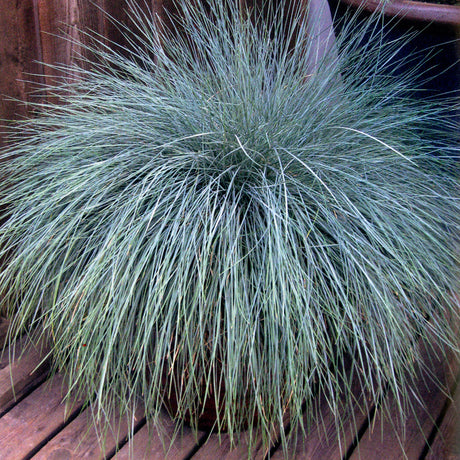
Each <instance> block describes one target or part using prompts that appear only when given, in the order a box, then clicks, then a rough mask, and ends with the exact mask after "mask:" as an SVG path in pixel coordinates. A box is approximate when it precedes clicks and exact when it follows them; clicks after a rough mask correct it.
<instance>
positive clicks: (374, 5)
mask: <svg viewBox="0 0 460 460" xmlns="http://www.w3.org/2000/svg"><path fill="white" fill-rule="evenodd" d="M342 1H343V2H344V3H346V4H347V5H350V6H353V7H355V8H362V9H364V10H366V11H371V12H373V11H382V12H383V13H384V14H385V15H387V16H396V17H400V18H404V19H408V20H412V21H423V22H433V23H440V24H450V25H457V26H458V25H460V4H454V5H445V4H438V3H426V2H421V1H413V0H389V1H382V0H342Z"/></svg>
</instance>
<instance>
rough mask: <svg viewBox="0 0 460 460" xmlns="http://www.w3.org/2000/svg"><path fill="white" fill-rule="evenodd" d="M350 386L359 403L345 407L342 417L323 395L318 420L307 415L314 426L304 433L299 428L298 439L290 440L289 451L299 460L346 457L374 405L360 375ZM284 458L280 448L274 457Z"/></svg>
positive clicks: (331, 459) (307, 423)
mask: <svg viewBox="0 0 460 460" xmlns="http://www.w3.org/2000/svg"><path fill="white" fill-rule="evenodd" d="M350 390H351V392H352V394H353V395H354V399H355V403H354V404H353V405H352V406H350V407H348V408H347V409H346V410H345V409H344V410H343V411H342V414H341V417H340V420H338V418H337V417H335V416H334V413H333V411H332V410H331V408H330V406H329V404H328V402H327V400H326V398H325V397H324V396H322V397H321V401H320V403H319V409H318V415H317V423H316V424H312V423H311V421H310V422H309V421H308V420H307V419H304V423H305V426H310V429H309V430H308V432H307V435H306V436H304V435H302V434H301V433H300V430H299V434H298V440H297V443H296V444H294V443H293V442H290V443H288V446H287V447H288V451H289V454H290V456H292V458H295V459H296V460H320V459H328V460H341V459H342V458H343V456H344V455H345V453H346V452H347V450H348V448H349V447H350V445H351V443H352V442H353V440H354V438H355V435H356V433H357V430H358V429H359V428H360V427H361V426H362V425H363V424H364V423H365V422H366V420H367V418H368V414H369V412H370V410H371V409H372V407H371V406H370V405H369V404H368V398H366V395H365V394H363V392H362V391H361V385H360V383H359V380H358V379H357V378H355V379H353V381H352V383H351V386H350ZM340 424H341V425H340ZM294 439H295V438H294ZM283 458H284V457H283V452H282V450H280V449H278V451H277V452H275V454H274V455H273V457H272V459H273V460H282V459H283Z"/></svg>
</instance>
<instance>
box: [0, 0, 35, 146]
mask: <svg viewBox="0 0 460 460" xmlns="http://www.w3.org/2000/svg"><path fill="white" fill-rule="evenodd" d="M37 36H38V34H37V33H36V20H35V16H34V5H33V0H16V1H14V2H8V6H7V7H4V6H2V7H1V8H0V120H1V122H0V123H1V124H2V125H5V124H8V123H9V122H11V121H12V120H16V119H18V118H22V117H24V116H26V115H27V114H28V108H27V107H26V106H25V105H24V104H22V103H21V101H24V102H29V101H32V100H35V101H36V100H37V99H36V98H33V97H32V96H31V91H32V89H34V88H35V86H34V84H35V83H37V82H39V81H40V79H39V78H37V77H34V76H32V74H37V73H40V66H39V65H38V64H37V63H36V62H34V61H35V60H36V59H37V56H38V43H37ZM12 98H13V99H12ZM3 131H4V129H3V128H2V129H0V146H1V145H3V144H4V143H5V142H6V135H5V133H4V132H3Z"/></svg>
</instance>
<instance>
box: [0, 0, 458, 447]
mask: <svg viewBox="0 0 460 460" xmlns="http://www.w3.org/2000/svg"><path fill="white" fill-rule="evenodd" d="M190 3H192V2H190ZM194 3H195V2H193V4H194ZM232 3H233V2H232V1H231V0H228V1H227V0H210V1H209V2H207V3H206V7H204V6H200V5H195V4H194V5H193V6H190V5H189V2H186V1H181V2H179V3H178V9H179V11H180V18H181V19H177V20H176V21H175V22H174V23H175V24H176V28H173V27H169V28H168V27H166V26H165V25H163V26H162V27H158V22H157V19H152V18H149V17H148V16H147V15H144V14H143V13H142V11H141V10H138V9H136V8H134V7H133V5H131V16H132V20H133V22H134V23H135V24H136V25H137V27H138V29H137V31H135V32H132V31H131V32H130V31H128V30H124V34H125V38H126V39H127V40H128V41H130V42H131V43H132V44H133V50H132V51H130V52H128V50H127V49H123V50H121V51H120V52H115V51H112V50H110V49H109V48H108V47H107V46H106V45H104V44H103V43H102V42H101V43H98V42H97V41H95V42H93V45H86V46H87V48H88V50H89V51H91V54H93V55H95V56H96V57H98V61H97V63H96V64H95V65H94V66H92V67H88V66H87V63H86V62H83V63H82V64H83V65H82V66H81V68H79V69H77V70H75V69H74V68H72V69H67V70H68V74H69V75H73V76H74V75H79V77H80V78H79V79H78V80H75V79H74V78H72V79H69V81H62V83H61V84H59V85H57V86H56V87H55V88H48V90H49V91H51V92H53V91H55V92H56V93H57V94H58V95H59V99H60V103H59V104H57V103H48V104H45V103H44V104H42V105H40V106H39V107H37V109H39V112H40V113H39V114H38V116H36V117H34V118H32V119H30V120H27V121H24V122H21V123H20V124H19V126H18V128H17V129H18V134H20V136H18V139H17V140H16V141H15V142H13V144H12V145H11V147H9V148H8V149H7V150H6V151H5V152H4V153H3V154H2V162H1V170H2V177H3V182H2V193H1V200H0V205H1V207H2V209H3V211H2V216H1V217H2V222H3V223H2V226H1V229H0V248H1V249H0V256H1V258H2V259H3V260H4V261H5V263H4V264H3V266H2V268H1V272H0V290H1V294H2V295H1V308H2V309H3V311H4V312H6V314H7V315H8V316H10V317H11V318H12V324H11V330H10V335H11V337H12V338H14V337H16V336H17V335H18V334H20V333H22V332H23V331H29V330H32V329H35V328H36V327H39V330H40V331H41V333H42V334H44V335H46V337H48V338H49V340H50V342H51V354H52V363H53V365H54V369H56V370H59V371H62V372H64V373H65V374H66V375H67V376H68V378H69V381H70V383H71V390H73V391H77V392H80V393H81V394H82V395H83V396H84V397H85V398H87V400H90V399H91V398H93V399H94V401H95V402H96V406H97V407H98V408H99V410H100V414H110V413H111V412H113V410H114V408H115V407H119V408H120V410H121V411H124V410H128V409H129V408H130V407H131V406H132V405H133V404H135V402H136V401H137V399H138V398H142V400H143V403H144V405H145V410H146V414H147V418H148V420H149V421H151V422H152V423H157V422H158V420H159V415H160V411H161V410H162V409H161V408H162V405H163V403H164V402H165V400H168V398H170V397H174V398H175V399H177V407H175V408H174V410H172V415H174V416H176V417H177V419H178V420H183V419H184V418H188V419H189V422H190V423H191V425H192V426H193V427H196V424H197V422H198V419H199V417H200V414H201V410H202V407H203V403H204V402H205V401H209V400H211V401H213V402H214V403H215V404H216V405H217V408H218V410H217V412H218V414H217V420H216V423H215V429H217V430H220V431H222V430H224V429H225V430H227V431H228V432H229V433H230V436H231V439H236V438H235V435H236V434H238V433H239V432H240V431H241V430H242V429H245V428H249V433H251V435H252V434H254V433H262V436H263V439H264V441H265V442H266V443H267V445H268V444H269V442H270V441H271V440H272V438H271V437H272V436H273V433H274V432H276V431H277V429H279V428H280V427H281V426H282V424H283V419H285V417H286V414H289V417H290V421H291V428H292V432H295V431H296V430H295V427H296V426H299V425H300V426H304V424H305V421H309V420H312V421H314V420H315V414H316V401H317V400H318V398H317V396H318V394H323V395H325V397H326V398H327V401H328V403H329V405H330V406H331V409H333V410H335V411H336V413H337V414H339V413H340V411H339V409H340V408H341V407H342V406H344V405H348V404H352V403H353V402H355V401H354V396H353V394H352V393H351V389H350V381H351V379H352V378H353V377H356V376H358V378H359V382H360V385H361V389H362V392H365V393H369V394H370V395H371V397H372V398H373V400H374V401H377V400H379V398H380V397H381V396H382V395H383V394H384V393H385V394H392V395H393V396H394V397H395V398H396V401H397V403H398V405H399V407H400V411H401V414H403V413H404V410H405V409H407V407H406V405H407V404H406V402H407V397H408V395H409V394H411V393H412V392H414V391H416V390H417V389H416V388H414V387H413V385H411V383H412V377H413V375H414V372H415V369H416V367H417V362H418V361H419V355H420V353H419V351H418V350H419V348H418V345H419V344H420V343H424V342H426V343H428V341H431V340H433V338H434V340H435V341H436V342H438V343H440V344H443V345H444V346H446V347H447V348H448V349H451V350H454V352H455V353H457V352H458V348H457V340H456V335H455V334H454V328H453V326H452V324H453V323H454V320H455V319H458V316H459V310H458V302H457V301H456V300H455V296H454V293H455V292H458V252H457V249H458V242H459V241H458V240H459V235H460V231H459V219H460V202H459V198H460V196H459V187H458V186H459V184H458V177H457V175H456V167H457V166H456V163H455V156H456V154H457V153H458V150H455V148H454V147H450V146H449V145H450V144H449V131H450V130H451V131H452V132H454V131H455V128H456V127H455V124H454V121H453V120H454V119H453V118H452V117H449V114H447V113H444V122H443V130H442V131H441V130H440V129H438V128H437V127H438V125H439V123H438V118H439V116H440V114H441V110H444V109H441V108H439V107H438V106H437V105H436V104H435V103H434V102H433V101H431V102H430V101H421V100H420V99H417V100H414V99H412V98H411V93H410V90H412V89H413V88H412V87H413V82H414V80H415V78H416V77H418V76H419V75H420V73H421V72H422V71H421V69H422V67H421V66H419V65H418V64H416V63H417V62H419V61H418V60H417V59H418V58H417V59H415V58H414V59H413V61H408V59H409V60H410V59H412V58H411V57H409V58H405V59H402V58H400V57H399V56H400V55H399V53H398V52H399V50H400V49H401V48H402V47H403V46H404V44H405V43H406V41H407V37H406V38H401V39H400V40H393V41H391V42H389V43H384V40H383V35H384V33H383V32H381V31H378V30H377V28H375V27H374V24H375V23H374V22H372V19H371V20H369V22H367V23H365V24H363V25H360V26H358V25H357V24H354V23H353V21H350V22H348V23H347V24H348V25H346V24H345V26H344V27H343V28H342V31H341V33H340V35H339V36H337V37H336V39H335V41H334V43H333V44H332V45H331V44H330V43H329V45H330V46H328V47H326V49H327V51H326V53H325V54H324V55H323V56H321V55H319V54H318V49H319V48H318V47H317V42H315V40H312V38H311V30H312V29H311V27H310V26H311V24H310V23H309V22H306V21H305V20H304V15H303V14H302V12H301V11H300V10H296V9H295V8H291V9H290V10H289V8H287V7H284V6H283V5H278V6H277V7H276V8H274V7H273V8H272V9H271V11H268V13H267V11H265V13H264V15H263V18H262V15H259V14H258V13H257V12H255V11H249V12H246V14H242V13H241V11H239V10H238V9H237V8H236V7H235V5H232ZM235 3H237V2H235ZM288 10H289V11H288ZM120 27H122V26H121V25H120ZM330 38H331V37H330ZM118 49H119V50H120V48H118ZM398 59H402V63H403V64H404V65H405V67H406V68H409V69H411V70H409V71H407V72H406V73H404V74H398V71H397V67H398V66H396V65H395V62H397V60H398ZM408 63H412V65H407V64H408ZM60 70H62V69H60ZM452 145H453V144H452ZM168 407H170V406H168ZM384 409H385V406H383V407H382V410H384ZM303 414H306V416H305V417H304V416H303ZM337 416H339V415H337ZM339 422H340V421H339ZM281 432H283V431H282V430H281Z"/></svg>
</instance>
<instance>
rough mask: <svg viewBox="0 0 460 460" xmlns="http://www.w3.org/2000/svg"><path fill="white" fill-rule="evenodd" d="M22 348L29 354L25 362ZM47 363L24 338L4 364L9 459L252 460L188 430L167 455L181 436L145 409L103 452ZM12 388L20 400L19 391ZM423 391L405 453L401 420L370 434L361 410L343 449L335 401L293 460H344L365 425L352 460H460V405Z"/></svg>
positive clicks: (438, 369) (0, 380)
mask: <svg viewBox="0 0 460 460" xmlns="http://www.w3.org/2000/svg"><path fill="white" fill-rule="evenodd" d="M0 339H1V337H0ZM22 348H24V350H25V351H24V353H23V354H22V355H21V349H22ZM19 356H21V359H19ZM41 361H42V353H40V350H39V348H38V347H36V346H35V347H34V346H33V344H31V343H30V341H28V339H27V337H24V338H22V339H21V340H20V342H19V343H18V346H17V354H16V360H15V361H14V362H13V363H12V364H9V362H8V356H7V352H6V353H4V355H3V356H2V357H1V360H0V414H3V416H2V417H1V418H0V459H1V460H19V459H33V460H77V459H87V460H93V459H94V460H96V459H104V458H113V459H115V460H129V459H130V458H132V459H135V460H138V459H139V460H142V459H145V460H163V459H169V460H185V459H189V458H192V457H193V460H209V459H213V460H219V459H225V460H240V459H245V458H247V450H246V448H247V445H246V444H245V442H244V440H243V442H242V444H241V445H240V446H238V447H237V448H234V449H233V450H231V449H230V440H229V437H228V435H225V434H224V435H222V436H221V438H220V439H219V437H218V436H217V435H214V434H213V435H210V436H209V437H208V435H207V434H205V433H203V434H202V435H200V436H199V439H196V438H195V436H194V435H193V433H192V431H191V430H190V429H189V428H184V429H183V430H182V432H181V433H180V435H179V436H178V437H177V438H176V439H175V440H174V443H173V444H172V447H171V449H170V450H169V452H168V454H167V455H166V454H165V451H164V449H163V444H162V439H163V440H165V441H166V442H168V440H169V439H171V437H172V436H173V433H174V424H173V422H172V421H171V420H170V419H169V417H168V416H167V414H166V413H165V414H164V416H163V431H162V436H163V437H162V436H160V435H159V434H158V433H157V432H155V430H154V429H151V430H148V429H147V425H146V424H145V420H144V418H143V413H142V410H141V409H138V411H137V412H136V414H135V417H134V418H133V420H132V423H133V424H134V426H135V435H134V437H133V438H132V439H131V440H129V441H127V435H128V432H129V430H128V420H127V419H126V417H121V418H119V417H116V416H115V417H114V418H113V420H112V423H111V426H110V428H109V430H108V432H107V436H106V438H105V444H104V445H101V444H100V443H99V441H98V433H97V431H96V429H95V428H94V426H91V425H88V421H90V418H91V412H90V409H88V408H86V409H83V408H82V402H81V401H78V400H77V401H74V402H73V404H69V403H64V402H63V401H62V395H63V394H64V391H65V389H66V387H65V382H64V381H63V378H62V376H59V375H57V376H55V377H54V378H53V379H48V380H47V381H46V382H45V381H44V380H45V379H46V373H47V369H48V368H47V366H46V363H44V364H42V366H41V367H38V368H37V366H38V365H39V364H40V363H41ZM433 364H434V366H432V370H433V372H435V374H436V376H437V377H438V378H440V379H445V378H446V377H447V378H449V375H450V374H449V373H448V372H446V366H445V364H444V363H442V362H439V361H434V362H433ZM450 380H451V381H452V382H453V385H454V384H456V382H455V379H454V378H452V375H450ZM12 381H13V383H14V387H15V393H13V391H12V389H11V382H12ZM419 385H420V390H421V393H422V395H423V397H424V399H425V404H426V405H427V407H428V412H424V411H423V409H421V408H420V407H415V406H414V407H415V409H414V411H415V412H416V413H417V414H418V415H419V416H420V417H421V418H420V420H421V425H422V430H419V429H418V428H417V423H416V421H415V419H414V418H409V419H408V420H407V421H406V424H405V428H406V431H407V433H408V436H407V437H406V439H405V440H404V441H403V442H402V448H401V446H399V445H398V443H397V441H396V436H395V431H394V421H393V420H390V419H389V418H388V417H387V418H385V417H382V416H380V417H378V418H377V419H376V420H373V421H372V423H371V428H373V429H365V428H366V423H367V418H368V414H367V411H363V410H356V411H355V412H354V413H353V414H349V415H352V416H353V417H354V419H353V418H352V419H351V421H350V423H347V424H345V425H344V426H343V427H342V429H341V439H342V445H341V446H340V445H339V443H338V442H337V441H336V439H337V438H336V436H337V429H338V427H337V426H336V423H335V419H334V417H333V415H332V413H331V412H330V410H329V409H328V405H327V402H326V401H325V400H322V402H321V404H320V411H321V415H320V417H321V420H322V422H321V423H320V424H317V425H314V426H312V427H311V428H310V430H309V432H308V436H307V437H306V438H305V439H301V440H299V443H298V445H297V446H291V445H290V446H289V454H290V458H292V459H295V460H297V459H298V460H307V459H308V460H342V459H343V458H344V455H345V454H346V452H347V450H348V448H349V446H350V444H351V443H352V441H353V433H354V430H353V429H352V428H353V426H356V427H358V428H359V427H363V426H364V430H363V431H364V434H363V436H362V437H361V439H360V440H359V444H358V447H357V448H356V449H355V450H354V451H353V452H351V454H350V455H349V456H348V460H358V459H362V460H374V459H375V460H387V459H388V460H390V459H395V460H396V459H398V460H399V459H401V458H403V457H404V454H406V455H407V458H408V459H409V460H422V459H425V460H460V446H459V445H458V443H456V441H457V437H456V430H457V419H458V402H457V403H455V404H454V403H449V402H448V401H447V400H446V398H445V396H444V394H443V393H442V392H440V390H439V389H437V388H435V387H434V386H433V385H429V384H427V381H424V379H423V378H420V379H419ZM355 391H357V395H359V386H356V388H355ZM458 395H459V389H458V385H457V396H458ZM15 399H16V400H17V402H15ZM457 399H460V398H459V397H457ZM361 402H362V401H361ZM360 406H362V404H361V405H360ZM357 407H358V406H357ZM368 409H370V408H368ZM424 414H425V415H424ZM427 414H428V415H429V416H427ZM435 420H438V421H441V422H442V423H441V426H440V427H439V434H437V429H434V428H433V424H434V421H435ZM352 423H353V424H354V425H352ZM417 432H418V434H417ZM381 433H383V436H381ZM430 433H434V435H435V436H434V437H433V439H431V441H432V447H433V450H432V451H429V450H427V449H426V438H428V437H430ZM326 434H327V435H328V437H327V436H326ZM328 439H329V441H328ZM205 441H206V442H205ZM117 449H119V450H118V452H117ZM423 449H425V452H424V451H423ZM265 454H266V452H264V451H263V450H262V446H261V444H260V443H259V444H257V442H256V444H255V448H254V451H253V458H254V459H257V460H262V459H263V458H264V456H265ZM272 454H273V455H272V456H271V458H272V459H273V460H281V459H282V458H283V456H282V452H281V450H280V449H278V450H277V451H275V452H272ZM421 455H422V457H421Z"/></svg>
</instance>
